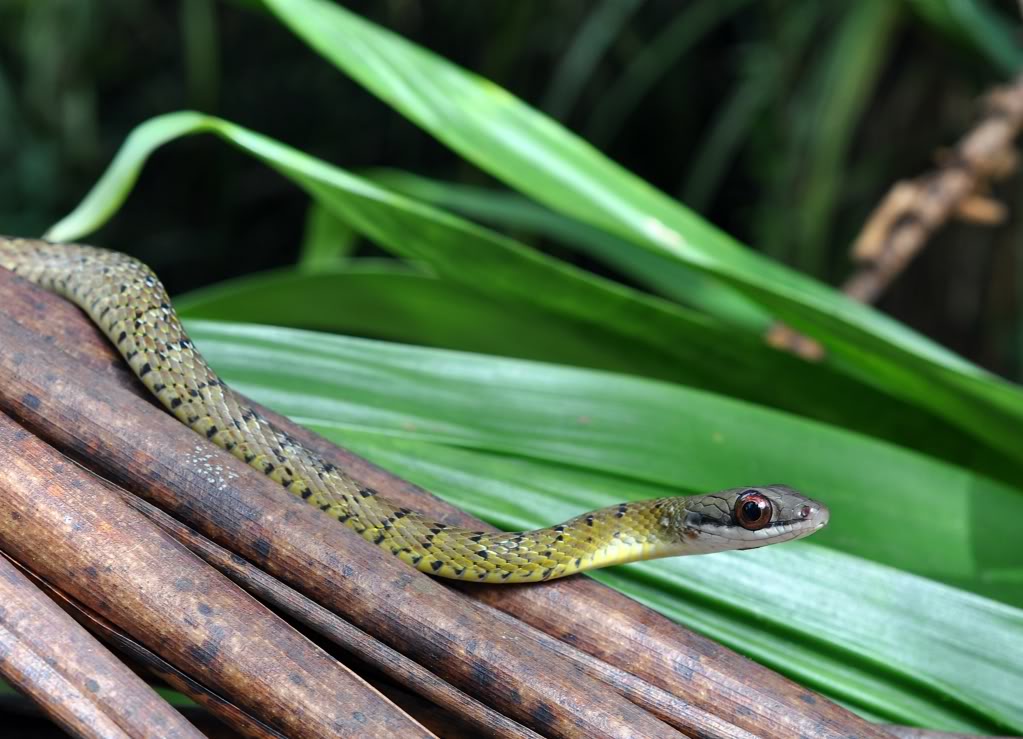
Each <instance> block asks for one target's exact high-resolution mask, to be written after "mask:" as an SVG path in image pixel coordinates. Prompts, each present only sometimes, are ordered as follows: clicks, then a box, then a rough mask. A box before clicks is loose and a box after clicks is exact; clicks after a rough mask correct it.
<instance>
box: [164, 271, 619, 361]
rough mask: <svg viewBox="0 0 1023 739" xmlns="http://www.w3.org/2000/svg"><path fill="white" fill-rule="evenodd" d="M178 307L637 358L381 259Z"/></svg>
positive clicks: (563, 355)
mask: <svg viewBox="0 0 1023 739" xmlns="http://www.w3.org/2000/svg"><path fill="white" fill-rule="evenodd" d="M174 303H175V305H176V306H177V308H178V312H179V313H180V314H181V315H182V316H183V317H186V318H207V319H216V320H226V321H246V322H250V323H264V324H269V325H278V326H292V327H295V328H310V329H318V330H321V331H333V332H339V333H347V334H353V335H356V336H369V337H374V338H380V339H387V340H390V341H402V342H408V343H416V344H425V345H427V346H437V347H447V348H454V349H462V350H465V351H474V352H484V353H489V354H501V355H506V356H513V357H521V358H525V359H546V360H548V361H558V362H563V363H567V364H576V365H582V366H587V367H598V368H601V369H608V370H617V371H623V372H628V371H630V370H632V369H634V368H635V359H636V358H635V356H633V357H625V356H623V354H622V352H620V351H617V347H618V344H617V342H616V337H615V336H613V335H605V336H604V337H603V339H601V338H600V336H599V333H598V332H599V329H589V330H587V327H585V326H582V325H580V324H579V323H578V322H574V321H572V320H569V319H563V318H559V317H557V316H554V315H550V314H546V313H544V312H542V311H538V310H537V309H536V308H535V307H534V306H532V305H530V304H528V303H523V302H517V301H510V300H506V301H496V300H494V299H493V298H492V297H488V296H487V295H486V294H484V293H480V292H477V291H475V290H472V289H470V288H467V287H464V286H462V285H460V284H458V283H457V282H452V281H450V280H445V279H439V278H436V277H430V276H429V275H424V274H421V273H417V272H414V271H412V270H410V269H409V268H408V267H406V266H403V265H401V264H400V263H397V262H388V261H384V260H366V259H362V260H353V261H351V262H349V263H348V264H347V265H346V266H345V267H343V268H339V267H335V268H332V269H327V268H320V269H319V270H318V271H317V272H316V273H313V274H311V273H308V272H305V271H297V270H277V271H274V272H265V273H262V274H256V275H249V276H246V277H240V278H237V279H234V280H229V281H227V282H221V283H218V284H216V285H214V286H212V287H207V288H203V289H201V290H196V291H193V292H191V293H188V294H187V295H183V296H180V297H177V298H175V301H174ZM509 337H515V340H514V341H509Z"/></svg>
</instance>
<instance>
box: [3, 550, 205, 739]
mask: <svg viewBox="0 0 1023 739" xmlns="http://www.w3.org/2000/svg"><path fill="white" fill-rule="evenodd" d="M0 603H2V604H3V605H2V606H0V675H3V677H4V679H5V680H7V681H8V682H9V683H11V684H12V685H13V686H15V687H17V688H18V690H20V691H21V692H22V693H25V694H26V695H28V696H30V697H31V698H32V699H33V700H34V701H35V702H36V704H37V705H39V706H40V708H42V709H43V711H44V712H45V713H46V715H47V716H49V717H50V718H51V719H52V720H53V721H54V722H56V723H57V724H58V725H59V726H61V727H62V728H63V729H64V730H65V731H68V732H69V733H71V734H73V735H75V736H81V737H115V736H123V737H153V738H154V739H156V738H157V737H160V738H162V737H167V739H201V737H202V734H201V733H200V732H199V731H198V730H196V729H195V727H193V726H192V725H191V724H189V723H188V722H187V721H186V720H185V719H184V717H183V716H182V715H181V714H180V713H178V712H177V711H175V710H174V709H173V708H171V706H169V705H168V704H167V702H166V701H164V700H163V698H161V697H160V696H159V695H157V694H156V691H154V690H153V689H152V688H151V687H149V686H148V685H146V683H145V682H144V681H143V680H142V679H140V678H139V677H138V675H136V674H135V673H134V672H132V671H131V670H130V669H128V668H127V667H126V666H125V665H124V664H123V663H121V662H120V661H119V660H118V659H117V658H116V657H115V656H114V655H113V654H111V653H110V652H109V651H107V650H106V649H105V648H104V647H103V646H102V645H101V644H100V643H99V642H98V641H96V639H94V638H93V637H92V636H91V635H90V634H89V633H88V632H86V631H85V630H84V629H83V628H82V627H81V626H79V625H78V624H77V623H75V621H74V619H72V618H71V617H70V616H68V615H67V614H66V613H64V611H63V610H61V608H60V607H59V606H58V605H57V604H56V603H54V602H53V601H52V600H50V599H49V598H47V597H46V595H45V594H43V592H42V591H40V590H39V588H37V587H36V586H35V585H34V584H33V583H32V582H31V581H30V580H29V578H27V577H26V576H25V575H24V574H22V572H21V571H19V570H18V568H17V567H16V566H15V565H14V564H13V563H11V562H10V561H8V559H7V558H6V557H2V556H0Z"/></svg>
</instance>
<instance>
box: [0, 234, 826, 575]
mask: <svg viewBox="0 0 1023 739" xmlns="http://www.w3.org/2000/svg"><path fill="white" fill-rule="evenodd" d="M0 266H3V267H6V268H7V269H10V270H13V271H14V272H16V273H17V274H19V275H21V276H22V277H25V278H27V279H28V280H31V281H32V282H35V283H37V284H39V285H41V286H42V287H45V288H47V289H50V290H52V291H54V292H57V293H59V294H60V295H63V296H65V297H67V298H69V299H70V300H72V301H74V302H75V303H76V304H78V305H79V306H80V307H81V308H82V309H84V310H85V311H86V312H87V313H88V315H89V316H90V317H91V318H92V320H93V321H95V322H96V324H97V325H98V326H99V327H100V328H101V329H102V330H103V331H104V332H105V333H106V335H107V336H108V337H110V340H111V341H113V342H114V344H115V345H116V346H117V349H118V350H119V351H120V352H121V354H122V355H123V356H124V358H125V359H126V360H127V361H128V363H129V364H130V365H131V368H132V370H133V371H134V372H135V374H136V375H137V376H138V377H139V379H141V380H142V382H143V383H144V384H145V386H146V387H147V388H149V390H150V391H151V392H152V393H153V394H155V395H156V397H157V398H159V399H160V401H161V402H162V403H163V405H164V406H166V407H167V408H168V409H169V410H170V411H171V413H173V414H174V415H175V416H176V417H177V418H178V419H179V420H181V421H182V422H183V423H185V424H187V425H188V426H189V427H191V428H192V429H193V430H194V431H196V432H197V433H199V434H201V435H202V436H204V437H206V438H207V439H209V440H211V441H213V442H214V443H216V444H217V445H219V446H221V447H223V448H224V449H226V450H228V451H229V452H231V453H232V454H234V455H235V456H236V457H239V458H241V459H243V460H244V461H245V462H247V463H248V464H250V465H252V466H253V467H255V468H256V469H258V470H261V471H262V472H264V473H265V474H266V475H268V476H269V477H271V478H272V479H273V480H275V481H277V482H278V483H280V484H281V485H283V486H284V487H285V488H286V489H287V490H288V491H289V492H291V493H292V494H294V495H297V496H299V497H300V498H302V499H303V500H305V501H306V502H308V503H309V504H311V505H314V506H316V507H318V508H320V509H321V510H322V511H323V512H324V513H326V514H327V515H329V516H332V517H334V518H336V519H338V520H339V521H341V522H342V523H344V524H345V525H347V526H349V527H351V528H352V529H354V530H355V531H357V532H358V533H359V534H361V535H362V536H363V537H365V538H366V539H368V540H369V541H371V542H373V543H374V544H377V545H378V546H380V547H382V548H383V549H385V550H387V551H389V552H391V553H392V554H394V555H397V556H398V557H400V558H401V559H402V560H404V561H405V562H407V563H409V564H411V565H413V566H414V567H416V568H418V569H420V570H422V571H423V572H426V573H429V574H433V575H439V576H442V577H448V578H456V579H461V580H470V581H475V582H490V583H513V582H534V581H540V580H548V579H552V578H556V577H562V576H564V575H569V574H572V573H575V572H581V571H583V570H588V569H593V568H597V567H605V566H607V565H611V564H618V563H621V562H630V561H635V560H639V559H653V558H656V557H666V556H673V555H681V554H699V553H706V552H715V551H722V550H726V549H751V548H754V547H759V546H764V545H766V544H771V543H776V542H782V541H788V540H791V539H796V538H800V537H803V536H806V535H808V534H810V533H813V532H814V531H816V530H817V529H819V528H821V527H823V526H824V525H825V524H826V523H827V520H828V510H827V508H825V507H824V506H823V505H822V504H820V503H817V502H815V501H812V500H810V499H808V498H805V497H804V496H802V495H800V494H799V493H796V492H795V491H793V490H791V489H789V488H787V487H784V486H781V485H771V486H766V487H756V488H735V489H732V490H725V491H722V492H718V493H714V494H711V495H704V496H677V497H670V498H660V499H657V500H646V501H639V502H634V503H622V504H620V505H617V506H612V507H610V508H604V509H601V510H597V511H593V512H591V513H585V514H583V515H581V516H578V517H576V518H573V519H571V520H569V521H566V522H565V523H563V524H560V525H558V526H553V527H550V528H546V529H538V530H536V531H525V532H513V533H489V532H482V531H472V530H469V529H462V528H457V527H453V526H446V525H445V524H443V523H440V522H436V521H431V520H428V519H427V518H425V517H424V516H422V515H421V514H419V513H417V512H415V511H412V510H409V509H408V508H403V507H401V506H397V505H393V504H391V503H389V502H388V501H387V500H385V499H384V498H383V497H381V496H379V495H377V493H376V492H375V491H374V490H371V489H369V488H367V487H364V486H361V485H359V484H358V483H357V482H356V481H354V480H353V479H352V478H350V477H348V476H347V475H346V474H345V471H344V470H342V469H340V468H338V467H337V466H335V465H333V464H330V463H328V462H326V461H324V460H321V459H320V458H318V457H317V455H316V454H314V453H313V452H311V451H309V450H308V449H306V448H305V447H303V446H302V445H301V444H299V443H298V442H297V441H296V440H295V439H293V438H292V437H290V436H289V435H288V434H287V433H285V432H284V431H282V430H280V429H278V428H276V427H275V426H274V425H273V424H271V423H270V422H269V421H268V420H267V419H265V418H263V417H262V416H261V415H260V414H259V413H257V412H256V411H255V410H253V409H252V408H251V407H249V406H248V405H247V404H246V403H245V402H243V401H242V400H241V399H240V398H238V397H237V396H236V395H235V394H234V393H233V392H232V391H231V390H230V389H229V388H228V387H227V386H226V385H225V384H224V383H223V382H222V381H221V380H220V378H218V377H217V375H216V374H215V373H214V372H213V370H212V369H210V367H209V365H207V364H206V361H205V360H204V359H203V357H202V356H201V355H200V354H199V353H198V352H197V351H196V349H195V347H194V346H193V345H192V342H191V340H190V339H189V338H188V335H187V334H186V333H185V331H184V329H183V328H182V326H181V322H180V321H179V319H178V317H177V314H176V313H175V312H174V309H173V308H172V307H171V304H170V299H169V298H168V297H167V293H166V292H165V290H164V288H163V286H162V285H161V284H160V281H159V280H158V279H157V278H156V276H155V275H154V274H153V272H152V271H151V270H150V269H149V268H148V267H146V266H145V265H144V264H142V263H141V262H139V261H137V260H135V259H133V258H131V257H128V256H126V255H124V254H120V253H117V252H112V251H107V250H104V249H97V248H94V247H89V246H78V245H61V244H50V243H48V242H45V241H38V240H29V239H10V238H4V237H0Z"/></svg>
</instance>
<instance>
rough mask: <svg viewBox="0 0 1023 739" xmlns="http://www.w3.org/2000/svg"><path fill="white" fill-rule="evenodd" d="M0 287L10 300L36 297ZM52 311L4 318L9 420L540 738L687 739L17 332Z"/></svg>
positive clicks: (2, 381)
mask: <svg viewBox="0 0 1023 739" xmlns="http://www.w3.org/2000/svg"><path fill="white" fill-rule="evenodd" d="M4 277H5V278H6V277H7V275H4ZM0 280H3V281H4V282H5V285H6V286H10V287H12V288H13V289H14V290H23V289H26V288H27V287H28V286H27V285H26V284H25V283H24V282H23V281H20V280H4V279H3V278H0ZM48 297H49V296H47V295H46V294H44V293H41V292H36V294H35V298H34V299H33V301H32V302H35V303H36V305H40V306H44V305H45V303H46V302H47V299H48ZM19 304H21V305H24V304H26V301H24V300H20V301H19V300H18V299H16V298H15V297H13V296H12V295H11V294H10V293H7V292H6V290H5V292H4V293H3V294H0V305H4V306H5V307H6V306H15V307H17V306H19ZM58 304H59V305H60V306H61V307H62V308H63V306H64V303H63V301H58V303H56V304H55V305H58ZM56 310H57V311H58V312H56V313H53V312H51V310H50V308H49V307H43V309H42V311H41V312H40V311H34V310H33V308H32V306H31V305H29V307H28V309H27V310H26V311H20V310H8V311H5V313H4V314H3V315H0V344H2V345H3V346H4V347H5V351H4V352H3V353H2V354H0V409H2V410H4V411H5V412H8V413H10V414H11V415H13V416H14V417H16V418H17V419H18V420H19V421H20V422H21V423H23V424H25V425H26V426H27V427H28V428H30V429H31V430H32V431H33V432H34V433H38V434H40V435H41V436H43V437H45V438H46V439H47V441H49V442H50V443H51V444H54V445H56V446H58V447H59V448H61V449H63V450H65V451H66V452H67V453H68V454H70V455H71V456H73V457H75V458H76V459H79V460H80V461H82V462H83V463H84V464H88V465H90V466H91V467H93V468H94V469H97V470H99V471H100V472H101V473H102V474H103V475H104V476H105V477H107V478H109V479H111V480H112V481H113V482H115V483H117V484H119V485H121V486H122V487H125V488H126V489H128V490H130V491H132V492H135V493H137V494H139V495H141V496H142V497H145V498H146V499H148V500H150V501H151V502H153V503H154V504H155V505H157V506H158V507H160V508H163V509H164V510H167V511H169V512H171V513H172V514H173V515H175V516H176V517H177V518H179V519H181V520H183V521H185V522H187V523H188V524H189V525H190V526H192V527H193V528H195V529H196V530H198V531H200V532H201V533H202V534H204V535H205V536H207V537H208V538H210V539H212V540H213V541H216V542H217V543H219V544H221V545H222V546H225V547H227V548H229V549H231V550H232V551H234V552H236V553H238V554H240V555H241V556H243V557H245V558H246V559H248V560H250V561H252V562H254V563H255V564H257V565H259V566H260V567H261V568H262V569H264V570H266V571H267V572H270V573H271V574H273V575H275V576H276V577H278V578H279V579H281V580H283V581H285V582H288V583H289V584H290V585H292V587H295V588H296V589H298V590H300V591H302V592H304V593H305V594H306V595H308V596H309V597H311V598H312V599H313V600H314V601H316V602H318V603H320V604H321V605H324V606H325V607H327V608H329V609H330V610H332V611H334V612H336V613H338V614H341V615H344V616H346V617H347V618H348V619H349V620H351V621H352V622H353V623H355V624H356V625H357V626H359V627H360V628H362V629H363V630H364V631H367V632H369V633H371V634H373V635H374V636H376V637H377V638H379V639H381V640H383V641H385V642H387V643H388V644H390V645H391V646H392V647H394V648H396V649H397V650H398V651H400V652H402V653H404V654H407V655H409V656H410V657H412V658H413V659H415V660H416V661H417V662H419V663H420V664H422V665H424V666H427V667H429V668H430V669H431V670H433V671H435V672H436V673H437V674H440V675H441V676H442V677H444V678H445V679H447V680H448V681H449V682H451V683H452V684H455V685H457V686H458V687H460V688H461V689H463V690H466V691H467V692H470V693H471V694H472V695H474V696H475V697H477V698H478V699H480V700H482V701H483V702H485V703H487V704H489V705H491V706H494V707H496V708H498V709H499V710H500V711H501V712H502V713H504V714H505V715H507V716H510V717H512V718H514V719H516V720H517V721H519V722H520V723H522V724H524V725H526V726H529V727H530V728H532V729H534V730H535V731H538V732H540V733H542V734H545V735H550V736H572V737H575V736H622V737H625V736H628V737H641V736H651V737H671V736H679V734H678V732H676V731H674V730H673V729H672V728H671V727H669V726H668V725H666V724H665V723H663V722H661V721H659V720H658V719H656V718H655V717H653V716H652V715H651V714H649V713H647V712H646V711H643V710H642V709H640V708H638V707H637V706H635V705H634V704H633V703H631V702H630V701H628V700H626V699H625V698H623V697H622V696H621V695H619V694H618V693H617V692H615V691H613V690H611V689H610V688H608V687H606V686H605V685H603V684H602V683H600V682H598V681H595V680H593V679H592V678H589V677H587V676H586V675H584V674H582V673H581V672H580V671H579V670H578V669H576V667H575V666H574V665H572V664H570V663H567V662H566V661H564V660H560V659H557V658H556V657H552V656H551V655H549V654H547V653H546V651H545V650H543V648H542V647H541V646H540V645H538V644H537V643H536V641H535V640H534V639H532V638H530V634H529V632H528V631H527V630H525V629H513V628H511V627H509V626H507V625H497V624H495V623H494V622H493V620H492V619H490V618H488V617H487V615H486V614H485V613H484V612H482V611H481V610H480V609H479V608H478V607H477V606H476V604H475V603H474V602H473V601H472V600H470V599H469V598H467V597H465V596H464V595H462V594H461V593H458V592H455V591H453V590H451V589H449V588H447V587H445V586H443V585H441V584H440V583H438V582H437V581H435V580H433V579H432V578H430V577H428V576H426V575H423V574H421V573H419V572H417V571H416V570H414V569H412V568H410V567H408V566H406V565H404V564H403V563H402V562H400V561H398V560H397V559H394V558H390V557H387V556H383V555H382V554H381V552H380V551H379V550H378V549H377V548H376V547H374V546H373V545H372V544H370V543H369V542H367V541H365V540H363V539H362V538H360V537H359V536H357V535H356V534H354V533H353V532H351V531H349V530H348V529H346V528H345V527H342V526H338V525H337V522H335V521H332V520H330V519H328V518H326V517H325V516H322V515H321V514H320V512H319V511H317V510H316V509H314V508H312V507H311V506H308V505H306V504H304V503H303V502H302V501H300V500H298V499H297V498H294V497H292V496H290V495H288V494H287V493H284V492H283V491H282V489H281V487H280V486H279V485H277V484H276V483H274V482H273V481H272V480H270V479H268V478H267V477H265V476H264V475H262V474H261V473H259V472H257V471H256V470H254V469H252V468H250V467H248V466H247V465H245V464H244V463H243V462H241V461H240V460H237V459H235V458H234V457H232V456H231V455H229V454H227V453H226V452H223V451H222V450H220V449H219V448H217V447H216V446H214V445H213V444H212V443H210V442H208V441H207V440H205V439H202V438H200V437H199V436H197V435H196V434H195V433H193V432H192V431H190V430H189V429H187V428H186V427H185V426H183V425H182V424H180V423H179V422H178V421H176V420H175V419H173V418H172V417H170V416H169V415H167V414H166V413H163V412H162V411H159V410H157V409H156V408H155V407H154V406H153V405H152V404H150V403H149V402H147V401H143V400H141V399H140V398H139V397H138V396H137V395H135V394H133V393H132V392H129V391H126V390H125V389H124V388H123V387H121V386H120V385H119V384H117V383H115V382H112V381H111V378H110V377H109V376H108V375H103V374H100V373H96V372H94V371H93V370H92V369H91V368H90V367H88V366H86V363H84V362H76V361H75V359H74V358H73V357H71V356H69V355H66V354H64V353H62V348H61V347H59V346H57V345H56V342H55V341H54V340H50V341H47V340H46V339H45V338H43V337H44V336H46V335H47V332H46V329H45V327H33V326H29V327H26V326H24V325H21V323H20V322H21V320H23V317H24V315H25V314H28V315H32V314H33V312H35V313H36V314H37V315H39V316H43V317H45V323H46V324H47V325H48V324H50V323H51V322H55V321H61V320H64V316H66V315H67V314H66V313H65V314H64V316H62V315H61V313H60V312H59V311H60V310H61V309H56ZM15 315H16V316H17V318H18V320H17V321H16V320H14V319H15ZM39 329H41V332H42V335H40V333H39V332H38V331H39ZM88 335H89V334H88V333H87V334H85V336H88ZM72 343H73V344H74V343H76V342H72ZM100 361H101V362H102V360H100ZM108 366H109V365H108ZM72 594H73V595H74V593H72ZM76 597H77V596H76ZM97 610H98V609H97ZM100 613H102V611H100ZM104 615H105V614H104ZM111 620H115V619H111ZM115 622H116V620H115ZM129 633H130V632H129ZM133 636H134V634H133Z"/></svg>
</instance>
